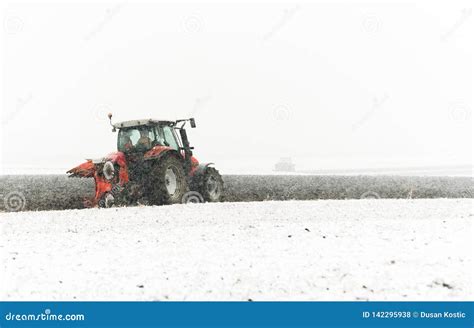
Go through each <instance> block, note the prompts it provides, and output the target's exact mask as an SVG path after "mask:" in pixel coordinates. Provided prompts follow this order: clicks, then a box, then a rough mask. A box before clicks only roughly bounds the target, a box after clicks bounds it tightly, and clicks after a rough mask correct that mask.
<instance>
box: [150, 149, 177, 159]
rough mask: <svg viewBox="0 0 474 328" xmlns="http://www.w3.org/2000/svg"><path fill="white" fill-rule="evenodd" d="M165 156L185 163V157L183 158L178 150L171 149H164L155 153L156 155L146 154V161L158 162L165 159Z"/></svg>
mask: <svg viewBox="0 0 474 328" xmlns="http://www.w3.org/2000/svg"><path fill="white" fill-rule="evenodd" d="M165 156H173V157H176V158H177V159H179V160H180V161H183V156H181V154H180V153H179V152H178V151H177V150H175V149H173V148H169V147H163V148H162V149H160V151H158V152H157V151H155V152H154V153H146V154H145V161H158V160H160V159H162V158H164V157H165Z"/></svg>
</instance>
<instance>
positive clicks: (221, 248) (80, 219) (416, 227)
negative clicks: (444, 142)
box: [0, 199, 474, 301]
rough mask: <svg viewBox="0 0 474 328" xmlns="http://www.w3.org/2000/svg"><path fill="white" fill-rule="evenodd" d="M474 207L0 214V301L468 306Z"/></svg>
mask: <svg viewBox="0 0 474 328" xmlns="http://www.w3.org/2000/svg"><path fill="white" fill-rule="evenodd" d="M473 203H474V201H473V200H472V199H451V200H448V199H432V200H369V199H367V200H325V201H286V202H254V203H220V204H188V205H174V206H162V207H141V208H138V207H135V208H120V209H107V210H97V209H89V210H69V211H51V212H22V213H0V228H1V231H0V233H1V235H0V236H1V239H0V252H1V255H0V256H1V261H2V262H1V271H0V272H1V274H2V276H1V277H0V279H1V287H0V288H1V290H0V299H1V300H249V299H251V300H255V301H260V300H392V301H394V300H472V276H473V272H472V262H473V251H472V229H471V228H472V224H473V223H472V221H473V219H474V217H473Z"/></svg>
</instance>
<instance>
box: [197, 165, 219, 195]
mask: <svg viewBox="0 0 474 328" xmlns="http://www.w3.org/2000/svg"><path fill="white" fill-rule="evenodd" d="M198 191H199V192H200V193H201V195H202V197H203V198H204V201H206V202H221V201H222V199H223V194H224V180H222V176H221V175H220V173H219V171H217V170H216V169H215V168H213V167H208V168H207V169H206V172H205V173H204V175H203V176H202V180H201V183H200V187H199V190H198Z"/></svg>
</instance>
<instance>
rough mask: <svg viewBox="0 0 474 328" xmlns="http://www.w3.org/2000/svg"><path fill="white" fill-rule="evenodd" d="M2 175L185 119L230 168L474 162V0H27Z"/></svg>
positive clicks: (8, 69) (4, 116)
mask: <svg viewBox="0 0 474 328" xmlns="http://www.w3.org/2000/svg"><path fill="white" fill-rule="evenodd" d="M2 22H3V29H2V63H3V67H2V77H3V81H2V83H3V88H2V98H3V99H2V108H1V117H0V119H1V123H2V124H1V127H0V128H1V132H2V133H1V138H2V139H1V140H0V145H1V155H0V156H1V158H0V164H1V166H0V172H2V170H3V171H4V172H6V171H8V172H10V171H11V170H12V169H14V168H21V167H31V168H32V169H33V170H38V171H41V170H44V169H59V170H60V171H62V170H63V169H66V168H70V167H73V166H75V165H77V164H79V163H81V162H82V161H83V159H85V158H96V157H102V156H104V155H106V154H107V153H109V152H111V151H114V150H115V149H116V141H115V138H116V134H113V133H112V132H111V131H110V126H109V125H108V122H107V118H106V114H107V112H109V111H110V112H113V114H114V120H115V121H122V120H129V119H137V118H148V117H151V118H158V119H159V118H165V119H166V118H170V119H176V118H184V117H189V116H190V115H193V116H194V117H195V118H196V122H197V125H198V128H197V129H195V130H192V131H189V134H190V139H191V143H192V145H194V146H195V147H196V149H195V155H196V157H197V158H198V159H199V160H200V161H212V162H215V163H216V164H217V167H218V168H220V169H221V171H223V172H224V173H225V172H232V171H235V170H244V171H245V170H247V169H249V170H250V169H252V170H253V169H257V170H258V169H261V170H271V169H272V167H273V164H274V163H275V162H276V161H278V159H279V158H280V157H292V158H293V161H294V162H295V163H296V165H297V168H300V169H333V168H367V167H404V166H431V165H463V164H471V163H472V94H473V85H472V56H473V44H474V43H473V42H472V40H473V39H474V38H473V17H472V3H470V2H456V1H443V2H439V3H436V2H433V1H427V2H417V1H414V2H411V3H400V4H397V3H391V4H387V3H385V4H370V3H367V2H360V3H358V2H350V3H348V2H346V3H339V4H336V3H335V4H331V3H313V4H310V3H305V2H299V3H298V4H296V3H279V4H274V3H270V2H266V3H260V4H255V3H250V2H248V3H241V4H229V3H226V4H218V3H214V4H212V3H207V4H202V3H193V4H177V3H159V4H152V3H142V4H134V3H119V2H116V3H114V2H109V3H103V4H94V3H89V4H80V3H76V4H74V3H67V4H51V3H50V4H41V3H37V4H16V3H10V4H6V5H4V7H3V11H2Z"/></svg>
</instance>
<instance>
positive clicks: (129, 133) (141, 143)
mask: <svg viewBox="0 0 474 328" xmlns="http://www.w3.org/2000/svg"><path fill="white" fill-rule="evenodd" d="M156 145H163V140H162V138H161V137H160V136H159V135H157V133H156V131H155V128H154V127H152V126H138V127H134V128H129V129H121V130H120V131H119V135H118V150H119V151H123V152H131V151H147V150H150V149H151V148H153V147H154V146H156Z"/></svg>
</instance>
